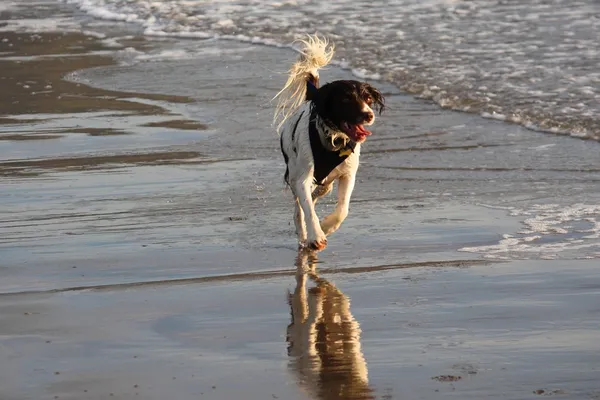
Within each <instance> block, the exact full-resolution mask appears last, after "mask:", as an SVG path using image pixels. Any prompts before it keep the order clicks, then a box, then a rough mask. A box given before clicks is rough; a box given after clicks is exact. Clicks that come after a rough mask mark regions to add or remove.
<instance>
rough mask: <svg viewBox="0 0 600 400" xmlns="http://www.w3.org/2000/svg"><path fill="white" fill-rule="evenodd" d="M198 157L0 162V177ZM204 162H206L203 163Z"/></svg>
mask: <svg viewBox="0 0 600 400" xmlns="http://www.w3.org/2000/svg"><path fill="white" fill-rule="evenodd" d="M198 157H200V154H199V153H197V152H194V151H171V152H155V153H146V154H114V155H106V156H89V157H68V158H49V159H42V160H19V161H3V162H0V176H2V175H4V176H10V175H21V174H23V173H31V170H43V171H60V170H63V171H64V170H79V171H81V170H95V169H103V168H110V167H111V166H112V167H113V168H116V167H118V166H125V165H164V164H174V163H179V162H182V161H183V160H192V159H195V158H198ZM205 162H206V161H205Z"/></svg>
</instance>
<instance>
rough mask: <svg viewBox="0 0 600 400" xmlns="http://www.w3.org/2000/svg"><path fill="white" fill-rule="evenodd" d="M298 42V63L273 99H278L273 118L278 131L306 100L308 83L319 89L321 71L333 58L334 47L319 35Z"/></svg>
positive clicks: (309, 36) (308, 36)
mask: <svg viewBox="0 0 600 400" xmlns="http://www.w3.org/2000/svg"><path fill="white" fill-rule="evenodd" d="M298 41H299V42H300V43H302V48H301V49H300V56H299V57H298V61H296V63H294V65H292V68H291V69H290V71H289V76H288V80H287V82H286V83H285V86H284V87H283V89H281V90H280V91H279V93H277V94H276V95H275V97H273V100H275V99H277V107H276V108H275V115H274V116H273V123H274V124H277V131H279V129H280V128H281V126H282V125H283V123H284V122H285V120H286V119H287V118H288V117H289V116H290V115H292V114H293V113H294V111H296V109H298V107H300V106H301V105H302V103H303V102H304V101H305V100H306V90H307V85H308V82H310V84H312V85H314V86H315V87H317V88H318V87H319V69H320V68H323V67H324V66H326V65H327V64H329V62H330V61H331V58H332V57H333V48H334V46H333V45H330V43H329V41H328V40H327V39H324V38H320V37H319V36H317V35H307V36H306V37H305V38H304V39H300V40H298Z"/></svg>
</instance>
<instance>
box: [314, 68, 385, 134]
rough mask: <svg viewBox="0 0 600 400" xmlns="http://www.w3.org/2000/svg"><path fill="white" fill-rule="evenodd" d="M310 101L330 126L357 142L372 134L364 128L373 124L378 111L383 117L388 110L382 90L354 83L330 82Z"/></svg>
mask: <svg viewBox="0 0 600 400" xmlns="http://www.w3.org/2000/svg"><path fill="white" fill-rule="evenodd" d="M311 100H312V101H313V103H314V106H315V109H316V112H317V114H318V115H319V117H321V118H322V119H323V120H324V121H325V123H326V124H327V125H329V126H330V127H331V128H333V129H335V130H336V131H340V132H343V133H345V134H346V135H348V137H350V139H352V140H354V141H355V142H358V143H361V142H364V141H365V140H366V138H367V136H369V135H370V134H371V132H369V131H368V130H367V129H365V126H369V125H372V124H373V122H375V112H378V113H379V114H381V112H382V111H383V109H384V107H385V105H384V102H385V100H384V98H383V95H382V94H381V92H379V90H377V89H375V88H374V87H373V86H371V85H369V84H368V83H365V82H359V81H353V80H341V81H334V82H330V83H327V84H325V85H323V86H322V87H321V88H319V89H317V90H316V91H315V92H314V93H313V94H312V95H311Z"/></svg>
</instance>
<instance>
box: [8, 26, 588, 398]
mask: <svg viewBox="0 0 600 400" xmlns="http://www.w3.org/2000/svg"><path fill="white" fill-rule="evenodd" d="M0 33H1V34H0V38H6V39H8V40H6V41H3V42H1V43H0V53H1V54H2V58H0V69H1V71H2V80H0V91H1V92H2V93H5V94H6V95H3V96H2V97H1V98H0V106H1V110H2V116H0V154H1V159H0V187H1V190H0V255H1V259H0V274H1V277H2V278H1V279H0V321H1V322H0V360H2V361H1V362H0V398H2V399H7V400H8V399H10V400H13V399H14V400H16V399H19V400H20V399H35V400H37V399H53V398H60V399H108V398H116V399H135V398H143V399H198V398H206V399H308V398H314V399H368V398H381V399H436V398H443V397H452V398H456V399H482V398H501V399H530V398H531V399H533V398H539V397H540V396H546V395H552V396H555V397H558V398H561V399H562V398H564V399H599V398H600V384H599V383H598V375H599V373H600V341H598V332H599V330H598V328H599V327H598V320H599V319H600V309H599V308H598V304H600V286H599V285H598V282H599V279H600V271H598V268H597V264H598V262H597V259H594V257H593V256H594V253H593V251H595V249H592V250H589V251H590V252H591V253H590V252H588V253H585V251H588V250H586V249H585V248H584V249H583V250H578V249H577V248H573V249H571V250H569V249H568V248H567V249H566V250H565V251H564V252H563V251H562V250H560V249H558V250H556V252H555V253H543V252H542V251H541V250H540V251H539V252H537V251H535V250H534V251H533V252H530V253H525V256H523V254H522V253H518V252H517V254H516V256H513V253H511V252H510V251H508V250H507V251H504V252H503V250H502V249H501V248H499V250H498V251H497V252H496V253H493V252H492V253H490V252H487V253H486V252H485V251H484V250H481V251H464V249H465V248H466V249H485V246H495V245H498V243H500V242H501V240H502V239H503V237H506V236H503V235H506V234H511V233H512V234H516V233H517V232H519V230H520V229H521V228H522V226H523V225H522V224H523V220H524V219H525V216H526V214H523V213H522V214H519V213H517V212H512V213H511V210H512V211H514V208H511V207H521V208H522V209H524V210H530V209H531V204H534V203H535V204H537V203H543V202H544V201H546V202H547V201H549V200H552V199H553V198H559V199H563V198H566V197H568V196H573V197H575V198H576V199H577V202H578V203H581V204H586V203H590V202H591V203H592V204H595V203H593V201H595V200H596V199H597V196H598V192H599V191H598V179H597V173H598V171H597V170H596V169H594V168H597V167H594V165H596V162H597V149H596V148H592V147H591V146H590V145H589V144H588V142H585V141H579V140H575V139H572V138H567V137H560V136H552V135H546V134H540V133H536V132H532V131H528V130H526V129H524V128H522V127H518V126H513V125H508V124H504V123H501V122H497V121H493V120H484V119H481V118H479V117H478V116H476V115H466V114H461V113H455V112H449V111H446V110H442V109H440V108H439V107H437V106H435V105H433V104H430V103H427V102H424V101H420V100H415V99H413V98H411V97H409V96H406V95H404V94H402V93H400V92H399V91H398V90H397V89H395V88H394V87H392V86H389V85H387V84H385V83H382V82H375V83H374V84H375V85H377V86H378V87H380V88H381V89H382V90H383V91H384V92H385V94H386V97H387V105H388V109H387V111H386V113H384V115H382V116H381V117H380V118H379V119H378V121H377V122H376V128H375V129H374V135H373V136H372V137H370V138H369V140H368V141H367V144H366V145H365V146H364V148H363V155H362V158H361V169H360V171H359V174H358V181H357V186H356V190H355V194H354V196H353V199H352V204H351V211H350V216H349V217H348V219H347V221H346V222H345V223H344V224H343V226H342V228H341V229H340V231H339V232H337V233H335V234H334V235H332V236H331V237H330V239H329V246H328V247H327V249H326V250H325V251H323V252H321V253H319V255H318V260H317V259H313V258H311V257H308V256H307V255H304V256H302V255H301V256H300V257H299V255H298V253H297V251H296V240H295V235H294V232H293V224H292V209H293V207H292V202H291V194H290V193H289V191H288V190H286V189H285V187H284V184H283V170H284V166H283V160H282V159H281V155H280V153H279V148H278V138H277V136H276V134H275V132H274V130H273V128H272V126H271V116H272V104H271V103H270V102H269V101H270V99H271V98H272V96H273V95H274V94H275V93H276V92H277V90H278V89H279V88H280V87H281V85H282V83H283V82H284V81H285V71H286V70H287V68H288V67H289V64H290V62H291V61H292V60H293V59H294V57H295V55H294V53H293V52H292V51H290V50H285V49H277V48H271V47H266V46H258V45H250V44H243V43H237V42H233V41H217V40H206V41H199V40H196V41H185V40H177V39H160V40H159V39H156V40H151V39H148V38H143V37H141V36H139V35H135V34H132V35H127V36H124V37H122V38H121V39H120V44H121V45H122V47H121V48H120V49H119V50H115V48H114V47H111V46H109V45H107V43H108V42H107V41H106V40H103V39H102V38H99V37H95V36H90V35H89V34H88V35H86V34H84V33H76V32H73V33H66V34H65V33H61V34H54V33H47V32H41V33H39V34H36V35H35V36H32V35H31V34H30V33H22V32H0ZM9 44H12V46H9ZM173 48H177V49H184V50H182V51H183V52H182V54H184V55H185V57H178V58H176V59H173V58H172V57H168V56H169V55H172V54H173V53H172V52H173V50H172V49H173ZM117 61H118V62H117ZM342 77H350V74H349V73H348V71H344V70H342V69H338V68H334V67H332V68H329V69H328V70H326V71H324V72H323V74H322V79H323V80H324V81H330V80H333V79H337V78H342ZM594 145H595V143H594ZM573 155H577V157H576V159H575V157H574V156H573ZM333 204H334V198H333V197H330V198H328V199H327V200H325V201H324V202H323V203H322V204H321V205H320V206H319V213H320V214H321V215H323V214H324V213H325V212H326V211H327V210H330V209H331V208H332V207H333ZM528 207H529V208H528ZM582 235H583V234H582ZM575 239H577V238H575ZM546 240H547V241H549V242H551V241H552V238H551V237H550V238H549V239H546ZM461 249H463V251H459V250H461ZM573 254H579V255H581V256H582V257H573ZM490 255H491V256H492V257H490ZM586 257H587V258H588V259H585V258H586ZM544 258H554V259H552V260H545V259H544ZM577 258H579V259H577Z"/></svg>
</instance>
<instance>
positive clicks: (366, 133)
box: [355, 125, 371, 136]
mask: <svg viewBox="0 0 600 400" xmlns="http://www.w3.org/2000/svg"><path fill="white" fill-rule="evenodd" d="M355 128H356V130H357V131H358V132H359V133H360V134H361V135H364V136H369V135H370V134H371V132H370V131H368V130H366V129H365V127H364V126H362V125H355Z"/></svg>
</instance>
